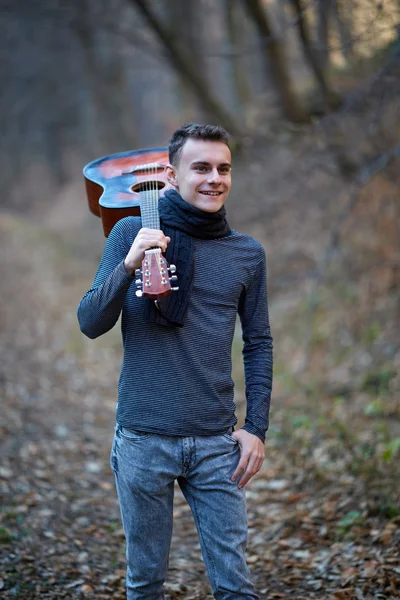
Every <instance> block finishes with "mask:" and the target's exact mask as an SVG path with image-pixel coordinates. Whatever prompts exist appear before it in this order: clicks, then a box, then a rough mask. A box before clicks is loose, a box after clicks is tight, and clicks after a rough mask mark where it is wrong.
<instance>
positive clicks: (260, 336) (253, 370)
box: [239, 249, 273, 441]
mask: <svg viewBox="0 0 400 600" xmlns="http://www.w3.org/2000/svg"><path fill="white" fill-rule="evenodd" d="M239 316H240V320H241V324H242V332H243V342H244V345H243V362H244V372H245V381H246V420H245V425H244V427H243V429H245V430H246V431H248V432H249V433H253V434H255V435H257V436H258V437H259V438H260V439H261V440H262V441H264V440H265V433H266V431H267V429H268V425H269V407H270V399H271V391H272V348H273V346H272V337H271V331H270V326H269V317H268V299H267V275H266V258H265V252H264V250H263V249H262V254H261V257H260V260H259V262H258V263H257V267H256V270H255V273H254V275H253V278H252V280H251V282H250V284H249V285H248V286H247V288H246V289H245V290H244V291H243V293H242V295H241V298H240V302H239Z"/></svg>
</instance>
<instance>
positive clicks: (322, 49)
mask: <svg viewBox="0 0 400 600" xmlns="http://www.w3.org/2000/svg"><path fill="white" fill-rule="evenodd" d="M331 6H332V0H318V3H317V11H318V21H317V38H318V61H319V64H320V67H321V69H322V70H323V71H326V69H327V68H328V66H329V24H330V14H331Z"/></svg>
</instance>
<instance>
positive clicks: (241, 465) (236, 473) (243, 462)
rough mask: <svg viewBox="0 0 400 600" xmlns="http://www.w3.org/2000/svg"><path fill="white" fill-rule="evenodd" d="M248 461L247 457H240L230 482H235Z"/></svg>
mask: <svg viewBox="0 0 400 600" xmlns="http://www.w3.org/2000/svg"><path fill="white" fill-rule="evenodd" d="M248 461H249V458H248V456H242V457H241V458H240V460H239V462H238V466H237V467H236V469H235V471H234V473H233V475H232V481H235V480H236V479H237V478H238V477H239V475H241V474H242V473H243V472H244V471H245V470H246V467H247V463H248Z"/></svg>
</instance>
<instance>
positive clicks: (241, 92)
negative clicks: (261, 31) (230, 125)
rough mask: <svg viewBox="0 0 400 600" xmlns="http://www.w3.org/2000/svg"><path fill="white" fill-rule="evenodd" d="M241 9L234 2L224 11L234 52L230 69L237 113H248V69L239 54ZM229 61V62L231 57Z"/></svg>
mask: <svg viewBox="0 0 400 600" xmlns="http://www.w3.org/2000/svg"><path fill="white" fill-rule="evenodd" d="M239 9H241V7H240V6H239V5H238V4H237V3H235V2H232V0H225V1H224V7H223V10H224V15H225V20H226V25H227V33H228V40H229V42H228V45H229V48H230V50H232V55H231V57H230V68H231V73H232V79H233V87H234V90H235V99H236V111H237V112H241V111H243V110H244V111H246V106H248V105H249V103H250V100H251V90H250V87H249V82H248V79H247V77H246V68H245V65H244V61H243V57H242V56H241V54H240V52H239V48H241V46H242V43H241V42H242V35H241V32H242V24H241V23H240V21H239V19H240V14H239ZM227 60H229V57H228V58H227Z"/></svg>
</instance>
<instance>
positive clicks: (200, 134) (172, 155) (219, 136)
mask: <svg viewBox="0 0 400 600" xmlns="http://www.w3.org/2000/svg"><path fill="white" fill-rule="evenodd" d="M229 138H230V135H229V133H228V132H227V131H226V129H224V128H223V127H221V126H220V125H198V124H197V123H186V124H185V125H182V127H179V129H177V130H176V131H175V132H174V133H173V134H172V137H171V139H170V140H169V147H168V150H169V162H170V164H171V165H174V166H176V165H177V164H178V162H179V160H180V158H181V154H182V148H183V146H184V144H185V143H186V142H187V140H189V139H195V140H204V141H207V142H208V141H211V142H222V143H223V144H226V145H227V146H228V148H229Z"/></svg>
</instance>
